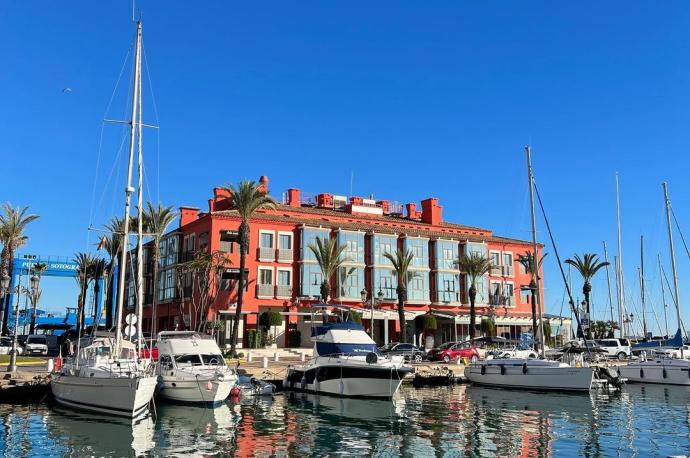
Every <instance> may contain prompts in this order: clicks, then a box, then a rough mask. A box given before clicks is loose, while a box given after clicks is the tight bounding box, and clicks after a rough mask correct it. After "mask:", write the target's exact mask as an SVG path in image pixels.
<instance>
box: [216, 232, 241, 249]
mask: <svg viewBox="0 0 690 458" xmlns="http://www.w3.org/2000/svg"><path fill="white" fill-rule="evenodd" d="M235 242H237V232H235V231H220V251H222V252H224V253H233V252H234V244H235Z"/></svg>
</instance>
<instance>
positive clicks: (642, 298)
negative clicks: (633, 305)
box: [640, 235, 647, 338]
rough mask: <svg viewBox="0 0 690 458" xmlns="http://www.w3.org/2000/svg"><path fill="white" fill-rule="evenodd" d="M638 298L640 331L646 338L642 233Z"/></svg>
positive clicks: (641, 239)
mask: <svg viewBox="0 0 690 458" xmlns="http://www.w3.org/2000/svg"><path fill="white" fill-rule="evenodd" d="M640 299H641V300H642V333H643V334H644V338H647V319H646V317H645V301H644V235H641V236H640Z"/></svg>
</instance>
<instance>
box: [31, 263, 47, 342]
mask: <svg viewBox="0 0 690 458" xmlns="http://www.w3.org/2000/svg"><path fill="white" fill-rule="evenodd" d="M47 268H48V264H46V263H44V262H38V263H36V264H34V265H33V267H32V270H33V271H34V275H37V276H38V277H39V278H40V277H41V275H43V272H45V271H46V269H47ZM40 299H41V290H40V289H36V290H35V291H32V292H31V294H30V295H29V300H30V301H31V325H30V326H29V334H33V333H34V331H35V329H36V307H38V301H39V300H40Z"/></svg>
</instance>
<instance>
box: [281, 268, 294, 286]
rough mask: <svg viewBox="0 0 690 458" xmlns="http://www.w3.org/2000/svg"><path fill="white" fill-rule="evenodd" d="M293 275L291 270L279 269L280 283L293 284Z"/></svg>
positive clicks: (282, 284)
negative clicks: (291, 280) (291, 279)
mask: <svg viewBox="0 0 690 458" xmlns="http://www.w3.org/2000/svg"><path fill="white" fill-rule="evenodd" d="M291 276H292V272H290V271H289V270H279V271H278V285H281V286H290V285H291V284H292V283H291V282H290V277H291Z"/></svg>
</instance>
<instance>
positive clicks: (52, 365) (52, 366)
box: [48, 358, 55, 372]
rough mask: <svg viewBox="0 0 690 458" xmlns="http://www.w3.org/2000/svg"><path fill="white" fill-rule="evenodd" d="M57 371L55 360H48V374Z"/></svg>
mask: <svg viewBox="0 0 690 458" xmlns="http://www.w3.org/2000/svg"><path fill="white" fill-rule="evenodd" d="M54 369H55V362H54V361H53V358H50V359H48V372H53V370H54Z"/></svg>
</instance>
